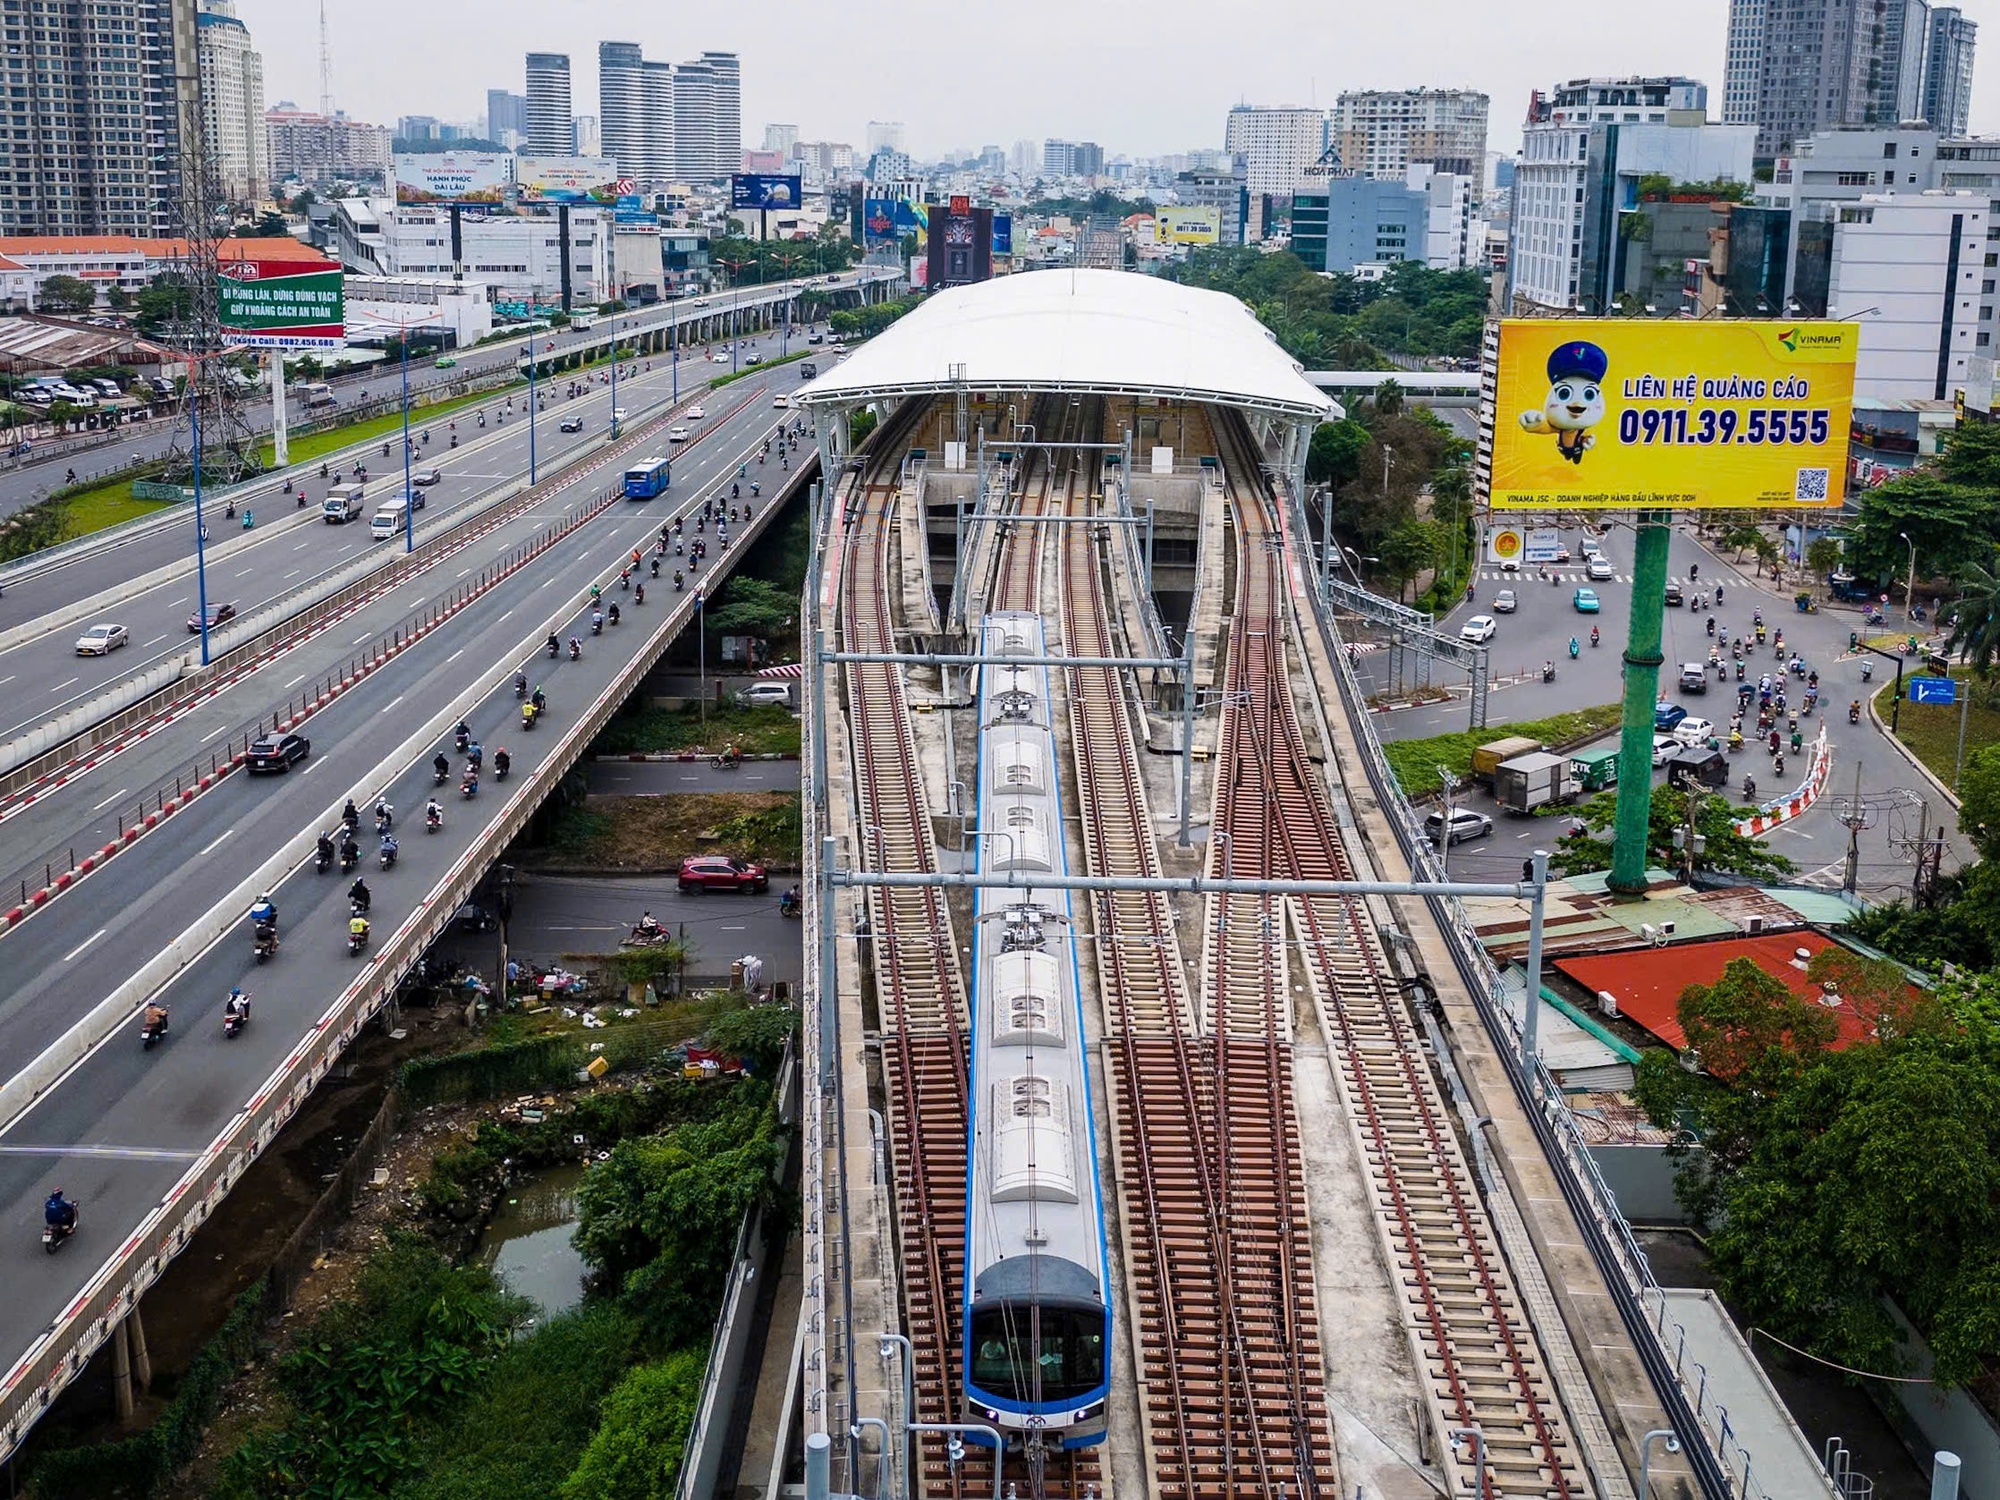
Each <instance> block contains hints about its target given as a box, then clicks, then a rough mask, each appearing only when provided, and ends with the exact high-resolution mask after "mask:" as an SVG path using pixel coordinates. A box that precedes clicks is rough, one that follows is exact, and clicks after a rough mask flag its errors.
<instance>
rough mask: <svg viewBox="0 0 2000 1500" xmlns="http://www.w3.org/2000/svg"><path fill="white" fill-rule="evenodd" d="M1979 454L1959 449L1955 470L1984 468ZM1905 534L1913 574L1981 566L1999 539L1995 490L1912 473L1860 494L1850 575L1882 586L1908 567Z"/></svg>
mask: <svg viewBox="0 0 2000 1500" xmlns="http://www.w3.org/2000/svg"><path fill="white" fill-rule="evenodd" d="M1979 451H1980V450H1977V449H1973V448H1966V449H1962V450H1961V454H1962V460H1963V462H1962V468H1961V472H1967V473H1973V472H1978V470H1980V469H1982V468H1983V467H1984V465H1983V463H1976V462H1975V461H1974V460H1975V456H1976V454H1977V453H1978V452H1979ZM1905 536H1907V537H1908V538H1909V539H1910V541H1911V542H1914V543H1915V544H1916V548H1917V576H1918V577H1919V578H1935V577H1937V576H1939V575H1941V574H1946V575H1949V574H1956V573H1959V572H1961V571H1962V570H1963V568H1964V566H1965V564H1967V563H1982V564H1983V563H1985V562H1987V561H1988V560H1989V559H1990V558H1991V557H1992V555H1993V544H1994V541H1995V539H1996V538H2000V492H1996V491H1994V490H1991V489H1982V488H1978V487H1976V486H1974V485H1972V484H1961V483H1957V482H1955V481H1953V480H1951V479H1949V478H1947V477H1945V476H1944V474H1943V473H1941V472H1939V471H1933V470H1931V469H1916V470H1913V471H1911V472H1910V473H1908V474H1905V475H1902V476H1901V477H1900V478H1896V479H1892V480H1890V481H1889V482H1888V483H1887V484H1884V485H1879V486H1877V487H1876V488H1875V489H1872V490H1868V491H1865V492H1864V493H1863V494H1862V497H1861V509H1860V513H1859V514H1858V515H1857V516H1856V517H1855V521H1854V525H1853V526H1852V527H1851V528H1850V529H1849V531H1848V539H1847V558H1848V564H1849V566H1850V567H1852V568H1853V570H1854V573H1855V576H1857V577H1860V578H1868V579H1872V580H1874V581H1875V582H1877V583H1886V582H1888V581H1890V580H1892V579H1894V580H1899V579H1901V578H1903V577H1904V575H1905V573H1906V572H1907V570H1908V568H1909V563H1910V552H1909V546H1908V544H1907V543H1905V542H1904V540H1903V538H1904V537H1905Z"/></svg>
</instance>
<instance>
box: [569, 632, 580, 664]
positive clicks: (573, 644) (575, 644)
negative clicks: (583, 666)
mask: <svg viewBox="0 0 2000 1500" xmlns="http://www.w3.org/2000/svg"><path fill="white" fill-rule="evenodd" d="M569 659H570V660H571V661H582V660H583V643H582V642H581V641H579V640H578V639H577V638H576V637H575V636H571V637H570V638H569Z"/></svg>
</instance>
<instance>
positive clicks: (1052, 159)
mask: <svg viewBox="0 0 2000 1500" xmlns="http://www.w3.org/2000/svg"><path fill="white" fill-rule="evenodd" d="M1042 170H1043V171H1044V172H1046V173H1048V174H1049V175H1050V176H1052V177H1096V176H1098V175H1099V174H1101V173H1102V172H1103V171H1104V148H1103V147H1102V146H1100V145H1098V144H1097V142H1095V141H1055V140H1049V141H1043V142H1042Z"/></svg>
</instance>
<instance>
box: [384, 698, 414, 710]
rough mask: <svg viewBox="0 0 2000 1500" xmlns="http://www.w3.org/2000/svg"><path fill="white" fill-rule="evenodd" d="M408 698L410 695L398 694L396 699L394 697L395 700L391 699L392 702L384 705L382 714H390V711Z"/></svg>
mask: <svg viewBox="0 0 2000 1500" xmlns="http://www.w3.org/2000/svg"><path fill="white" fill-rule="evenodd" d="M407 696H409V695H408V694H406V693H398V694H396V696H395V697H393V698H391V699H390V700H389V701H388V703H386V704H385V705H383V708H382V712H383V713H387V712H388V711H389V710H390V709H392V708H394V707H395V706H396V705H397V704H398V703H401V702H402V701H403V699H404V698H406V697H407Z"/></svg>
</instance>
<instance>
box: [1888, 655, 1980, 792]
mask: <svg viewBox="0 0 2000 1500" xmlns="http://www.w3.org/2000/svg"><path fill="white" fill-rule="evenodd" d="M1912 675H1913V674H1912V673H1911V671H1910V669H1909V668H1908V667H1905V668H1904V672H1903V685H1904V691H1905V693H1906V694H1907V692H1908V690H1909V681H1910V677H1911V676H1912ZM1921 675H1925V676H1928V675H1930V674H1928V673H1923V674H1921ZM1951 675H1952V677H1953V678H1955V679H1956V680H1957V682H1958V691H1959V693H1960V694H1961V695H1963V696H1965V697H1967V698H1969V699H1970V703H1969V705H1968V706H1967V707H1966V708H1964V709H1961V708H1960V707H1959V705H1958V704H1956V703H1954V704H1952V705H1951V706H1950V707H1945V706H1943V705H1939V704H1930V703H1910V702H1908V701H1905V702H1904V704H1903V709H1902V713H1901V714H1900V715H1898V716H1897V724H1896V738H1897V739H1899V740H1901V741H1902V742H1903V744H1904V745H1905V746H1907V747H1908V748H1909V750H1910V751H1911V753H1912V754H1914V755H1915V756H1916V757H1917V759H1918V760H1920V761H1922V762H1923V763H1924V765H1925V767H1926V768H1927V769H1928V770H1929V771H1930V773H1931V775H1933V776H1935V777H1937V779H1938V780H1939V781H1942V782H1943V783H1944V784H1945V785H1946V786H1950V785H1951V784H1952V781H1953V777H1954V773H1955V772H1956V771H1957V769H1958V720H1959V715H1960V714H1961V713H1964V714H1966V716H1967V717H1966V724H1965V753H1966V755H1967V756H1968V757H1970V756H1971V754H1972V752H1973V751H1975V750H1977V749H1978V748H1979V747H1980V746H1981V745H1992V744H2000V694H1996V693H1995V691H1994V689H1993V688H1992V687H1991V686H1987V685H1983V684H1981V683H1980V682H1979V681H1978V679H1977V678H1975V677H1974V676H1973V674H1972V673H1971V672H1970V671H1969V670H1967V669H1965V668H1963V667H1954V668H1953V669H1952V673H1951ZM1895 708H1896V681H1895V679H1894V678H1893V677H1891V678H1890V679H1889V681H1888V682H1887V683H1885V684H1883V686H1881V687H1880V688H1878V689H1876V691H1875V711H1876V712H1877V713H1878V714H1880V715H1881V716H1882V723H1883V725H1884V726H1887V725H1888V723H1889V721H1890V715H1891V714H1892V713H1894V712H1895Z"/></svg>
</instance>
